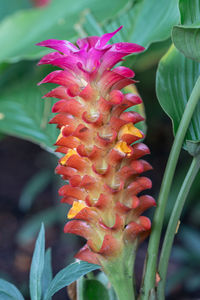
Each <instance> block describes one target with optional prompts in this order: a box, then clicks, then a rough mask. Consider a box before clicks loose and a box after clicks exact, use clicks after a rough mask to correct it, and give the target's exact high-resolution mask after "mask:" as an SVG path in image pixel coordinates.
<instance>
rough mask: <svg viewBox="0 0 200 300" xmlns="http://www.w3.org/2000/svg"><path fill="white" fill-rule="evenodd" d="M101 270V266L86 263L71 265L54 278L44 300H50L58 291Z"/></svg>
mask: <svg viewBox="0 0 200 300" xmlns="http://www.w3.org/2000/svg"><path fill="white" fill-rule="evenodd" d="M99 268H100V266H99V265H93V264H89V263H87V262H85V261H78V262H74V263H72V264H71V265H69V266H67V267H66V268H64V269H63V270H61V271H60V272H59V273H58V274H57V275H56V276H55V277H54V279H53V280H52V282H51V284H50V286H49V288H48V290H47V293H46V295H45V297H44V300H48V299H49V298H50V297H52V296H53V295H54V294H55V293H56V292H57V291H59V290H60V289H62V288H64V287H65V286H67V285H69V284H71V283H72V282H74V281H76V280H77V279H78V278H79V277H81V276H83V275H85V274H87V273H89V272H91V271H94V270H96V269H99Z"/></svg>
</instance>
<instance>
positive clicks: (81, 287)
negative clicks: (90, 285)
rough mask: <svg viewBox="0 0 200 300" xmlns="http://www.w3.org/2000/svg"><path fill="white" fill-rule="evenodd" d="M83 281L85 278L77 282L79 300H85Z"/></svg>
mask: <svg viewBox="0 0 200 300" xmlns="http://www.w3.org/2000/svg"><path fill="white" fill-rule="evenodd" d="M83 281H84V277H83V276H82V277H80V278H79V279H78V280H77V281H76V297H77V300H83Z"/></svg>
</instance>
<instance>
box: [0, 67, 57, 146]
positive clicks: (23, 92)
mask: <svg viewBox="0 0 200 300" xmlns="http://www.w3.org/2000/svg"><path fill="white" fill-rule="evenodd" d="M27 77H28V78H27V79H25V78H23V77H22V78H21V80H20V81H18V82H16V83H14V84H13V85H12V86H9V85H7V88H6V89H4V90H2V92H1V95H0V116H1V117H0V131H1V132H2V133H5V134H9V135H13V136H17V137H20V138H23V139H27V140H30V141H32V142H34V143H37V144H39V145H40V146H41V147H43V148H45V149H47V150H48V151H50V152H53V150H54V147H53V146H52V145H53V144H54V143H55V141H56V139H57V136H58V129H57V128H56V126H50V125H49V124H48V121H49V119H50V118H51V117H52V116H53V114H52V113H51V107H52V104H53V103H54V102H55V100H52V99H45V100H43V99H42V96H43V95H44V94H45V92H46V91H47V90H46V87H44V88H38V87H37V82H38V81H39V79H41V77H40V76H38V75H37V76H36V74H35V72H34V73H33V74H31V75H30V74H29V73H27ZM38 77H39V78H38Z"/></svg>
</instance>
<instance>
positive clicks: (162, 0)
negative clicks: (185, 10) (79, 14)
mask: <svg viewBox="0 0 200 300" xmlns="http://www.w3.org/2000/svg"><path fill="white" fill-rule="evenodd" d="M178 22H179V9H178V1H177V0H168V1H166V0H159V1H158V0H151V1H149V0H141V1H132V3H131V5H130V6H129V7H127V8H126V9H124V11H123V12H121V13H120V14H119V15H118V16H117V17H116V18H114V19H113V20H108V21H107V22H105V24H104V25H103V26H100V25H99V23H98V20H95V15H93V14H91V13H88V14H85V21H84V22H83V18H82V19H81V22H80V27H81V26H82V27H83V29H84V31H86V32H87V34H89V35H99V34H102V32H109V31H113V30H115V29H116V28H118V27H119V26H121V25H123V30H122V31H121V32H119V33H118V34H117V35H116V36H114V37H113V39H112V40H113V42H134V43H138V44H140V45H142V46H144V47H146V48H148V47H149V45H150V44H152V43H153V42H157V41H162V40H165V39H167V38H168V37H170V34H171V29H172V27H173V26H174V25H176V24H178Z"/></svg>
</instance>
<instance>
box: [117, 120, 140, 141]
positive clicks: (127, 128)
mask: <svg viewBox="0 0 200 300" xmlns="http://www.w3.org/2000/svg"><path fill="white" fill-rule="evenodd" d="M124 134H132V135H134V136H137V137H139V138H142V133H141V132H140V130H139V129H137V128H136V127H135V126H134V125H133V124H132V123H128V124H126V125H124V126H122V127H121V129H120V131H119V138H121V137H122V136H123V135H124Z"/></svg>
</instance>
